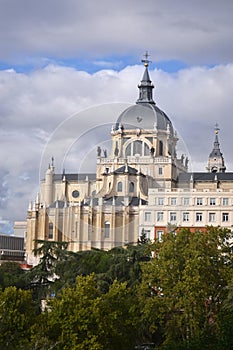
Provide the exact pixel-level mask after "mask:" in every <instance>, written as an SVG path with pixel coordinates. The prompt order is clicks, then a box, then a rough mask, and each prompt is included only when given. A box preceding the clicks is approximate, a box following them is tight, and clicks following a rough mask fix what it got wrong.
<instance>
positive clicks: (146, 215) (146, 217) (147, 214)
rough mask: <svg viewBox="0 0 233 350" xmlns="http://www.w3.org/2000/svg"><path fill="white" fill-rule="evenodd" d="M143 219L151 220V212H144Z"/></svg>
mask: <svg viewBox="0 0 233 350" xmlns="http://www.w3.org/2000/svg"><path fill="white" fill-rule="evenodd" d="M145 221H151V212H149V211H146V212H145Z"/></svg>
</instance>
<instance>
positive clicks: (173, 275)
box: [0, 227, 233, 350]
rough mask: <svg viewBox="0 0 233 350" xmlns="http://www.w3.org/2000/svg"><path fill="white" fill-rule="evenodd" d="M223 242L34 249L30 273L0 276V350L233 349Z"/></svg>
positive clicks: (216, 233) (201, 236) (213, 238)
mask: <svg viewBox="0 0 233 350" xmlns="http://www.w3.org/2000/svg"><path fill="white" fill-rule="evenodd" d="M231 239H232V234H231V233H230V232H229V231H228V230H225V229H221V228H213V227H208V228H207V230H206V232H194V233H191V232H190V231H189V230H188V229H182V230H179V232H177V233H174V230H171V232H170V233H168V234H167V235H164V237H163V239H162V241H160V242H159V241H158V242H155V243H154V244H151V243H150V242H148V241H147V240H145V237H141V239H140V240H139V242H138V245H136V246H128V247H125V248H115V249H112V250H111V251H108V252H104V251H99V250H92V251H86V252H78V253H71V252H69V251H68V250H67V248H68V244H67V243H60V242H43V241H41V242H38V243H40V245H39V248H38V249H37V250H36V251H35V253H36V254H38V255H39V256H40V262H39V264H38V265H37V266H35V267H34V268H33V269H32V270H31V271H28V272H22V270H21V269H19V266H18V265H17V264H13V263H3V264H2V265H1V266H0V284H1V287H2V291H0V348H1V349H13V348H14V349H19V350H21V349H32V350H33V349H35V350H42V349H56V350H60V349H64V350H65V349H80V350H81V349H83V350H84V349H93V350H95V349H96V350H101V349H106V350H115V349H116V350H118V349H122V350H124V349H127V350H128V349H136V348H137V349H143V347H142V346H141V347H140V346H139V344H143V343H150V344H151V345H150V349H155V348H156V349H193V350H194V349H214V350H223V349H224V350H225V349H232V348H233V340H232V331H233V316H232V315H233V312H232V311H233V269H232V266H233V265H232V263H233V255H232V249H233V248H232V244H231V243H230V242H231ZM38 306H40V307H38ZM41 306H43V307H41ZM153 344H154V345H153ZM144 348H145V347H144Z"/></svg>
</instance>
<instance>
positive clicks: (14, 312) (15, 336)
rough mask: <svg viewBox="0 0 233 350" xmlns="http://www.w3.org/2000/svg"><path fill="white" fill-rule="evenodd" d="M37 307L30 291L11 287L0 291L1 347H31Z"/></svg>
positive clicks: (9, 349)
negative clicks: (32, 328)
mask: <svg viewBox="0 0 233 350" xmlns="http://www.w3.org/2000/svg"><path fill="white" fill-rule="evenodd" d="M35 322H36V308H35V304H34V303H33V301H32V296H31V292H30V291H25V290H21V289H16V287H9V288H6V289H5V290H4V292H2V291H0V349H6V350H15V349H19V350H20V349H31V347H30V346H29V343H30V335H31V327H32V326H33V324H34V323H35Z"/></svg>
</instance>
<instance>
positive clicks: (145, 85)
mask: <svg viewBox="0 0 233 350" xmlns="http://www.w3.org/2000/svg"><path fill="white" fill-rule="evenodd" d="M143 56H144V57H145V59H142V60H141V62H142V63H144V67H145V71H144V74H143V77H142V80H141V83H140V84H139V85H138V88H139V98H138V100H137V102H136V103H137V104H140V103H150V104H155V102H154V100H153V91H152V90H153V89H154V85H153V84H152V82H151V80H150V76H149V71H148V67H149V63H150V62H151V61H149V60H148V58H149V56H150V55H149V53H148V51H146V52H145V54H144V55H143Z"/></svg>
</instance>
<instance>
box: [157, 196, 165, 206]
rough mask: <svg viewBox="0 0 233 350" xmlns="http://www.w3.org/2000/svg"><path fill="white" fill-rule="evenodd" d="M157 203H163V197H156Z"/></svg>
mask: <svg viewBox="0 0 233 350" xmlns="http://www.w3.org/2000/svg"><path fill="white" fill-rule="evenodd" d="M158 205H164V198H163V197H159V198H158Z"/></svg>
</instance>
